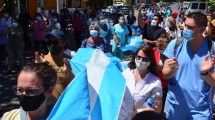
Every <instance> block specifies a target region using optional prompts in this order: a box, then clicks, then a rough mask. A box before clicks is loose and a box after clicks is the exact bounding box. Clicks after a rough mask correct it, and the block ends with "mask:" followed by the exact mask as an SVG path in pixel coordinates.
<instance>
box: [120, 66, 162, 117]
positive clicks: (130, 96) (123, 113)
mask: <svg viewBox="0 0 215 120" xmlns="http://www.w3.org/2000/svg"><path fill="white" fill-rule="evenodd" d="M122 74H123V76H124V77H125V79H126V86H127V87H126V90H125V94H124V98H123V102H122V106H121V109H120V113H119V120H130V119H131V118H132V115H131V114H132V111H133V106H134V105H135V107H136V109H141V108H144V103H145V101H146V99H147V98H149V97H150V96H152V95H155V94H156V93H157V92H159V93H160V95H162V86H161V81H160V79H159V78H158V77H156V76H155V75H153V74H152V73H150V72H149V73H148V74H146V76H145V77H144V78H143V79H142V80H141V81H139V82H137V83H136V85H135V79H134V70H130V69H129V68H127V69H125V70H124V71H123V72H122Z"/></svg>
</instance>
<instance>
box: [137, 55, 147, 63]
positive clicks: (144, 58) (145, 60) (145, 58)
mask: <svg viewBox="0 0 215 120" xmlns="http://www.w3.org/2000/svg"><path fill="white" fill-rule="evenodd" d="M140 59H141V60H142V61H143V62H148V61H149V58H147V57H141V56H139V55H137V56H136V60H140Z"/></svg>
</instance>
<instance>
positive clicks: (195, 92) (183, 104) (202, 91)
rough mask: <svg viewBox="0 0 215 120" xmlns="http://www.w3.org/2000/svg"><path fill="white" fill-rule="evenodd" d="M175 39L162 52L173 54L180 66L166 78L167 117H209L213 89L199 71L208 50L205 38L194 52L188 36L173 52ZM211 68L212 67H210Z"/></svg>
mask: <svg viewBox="0 0 215 120" xmlns="http://www.w3.org/2000/svg"><path fill="white" fill-rule="evenodd" d="M175 43H176V40H173V41H171V42H170V43H169V45H168V47H167V48H166V50H165V52H164V55H166V56H167V57H168V58H170V59H171V58H172V57H176V58H177V60H178V64H179V68H178V70H177V73H176V75H175V76H174V77H173V78H172V79H170V80H169V85H168V94H167V99H166V115H167V118H168V119H169V120H193V119H197V120H210V119H211V115H212V114H211V112H212V110H211V108H212V104H213V97H212V96H213V95H214V90H213V88H212V87H211V86H209V85H208V84H207V83H206V82H205V80H204V78H203V76H202V75H201V74H200V66H201V63H202V60H203V59H204V58H205V56H206V55H208V54H209V50H208V42H207V40H206V39H205V40H204V42H203V44H202V46H200V48H199V50H198V51H197V52H196V53H195V54H194V53H192V51H191V48H190V46H189V44H188V42H187V40H185V39H184V40H183V43H182V44H181V45H180V46H179V47H178V48H177V51H176V52H175V53H174V47H175ZM213 71H214V70H213Z"/></svg>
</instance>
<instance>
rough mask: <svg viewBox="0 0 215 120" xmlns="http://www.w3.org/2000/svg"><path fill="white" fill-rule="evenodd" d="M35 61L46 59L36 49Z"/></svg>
mask: <svg viewBox="0 0 215 120" xmlns="http://www.w3.org/2000/svg"><path fill="white" fill-rule="evenodd" d="M35 62H36V63H45V62H47V60H46V59H45V56H44V55H43V54H41V55H39V53H38V52H37V51H35Z"/></svg>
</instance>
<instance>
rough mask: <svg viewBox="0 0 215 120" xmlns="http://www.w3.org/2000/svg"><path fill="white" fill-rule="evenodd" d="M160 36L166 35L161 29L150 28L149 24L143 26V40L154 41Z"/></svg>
mask: <svg viewBox="0 0 215 120" xmlns="http://www.w3.org/2000/svg"><path fill="white" fill-rule="evenodd" d="M162 34H165V35H166V30H165V29H164V28H161V27H159V26H158V27H152V26H151V25H150V24H145V27H144V30H143V31H142V35H143V39H147V40H151V41H155V40H157V39H158V38H159V37H160V36H161V35H162Z"/></svg>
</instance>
